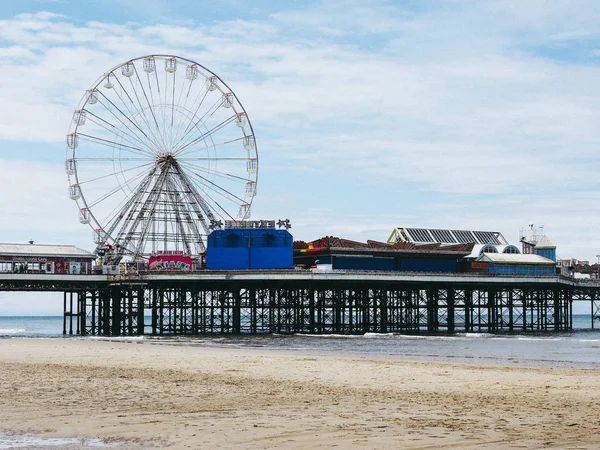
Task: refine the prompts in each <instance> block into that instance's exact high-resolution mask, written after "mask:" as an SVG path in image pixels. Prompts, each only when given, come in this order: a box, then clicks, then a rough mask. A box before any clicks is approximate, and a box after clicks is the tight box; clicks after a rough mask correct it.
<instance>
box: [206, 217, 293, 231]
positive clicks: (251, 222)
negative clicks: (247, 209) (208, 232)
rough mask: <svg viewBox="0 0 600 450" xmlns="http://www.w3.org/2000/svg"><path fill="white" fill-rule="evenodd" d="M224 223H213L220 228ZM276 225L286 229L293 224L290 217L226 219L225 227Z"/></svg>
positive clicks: (264, 226) (267, 226)
mask: <svg viewBox="0 0 600 450" xmlns="http://www.w3.org/2000/svg"><path fill="white" fill-rule="evenodd" d="M221 225H222V223H221V222H216V223H214V224H213V228H220V226H221ZM275 227H279V228H285V229H286V230H287V229H288V228H291V227H292V225H291V224H290V221H289V219H285V220H226V221H225V227H224V228H225V229H228V228H229V229H231V228H234V229H235V228H237V229H240V228H244V229H247V228H255V229H258V228H273V229H274V228H275Z"/></svg>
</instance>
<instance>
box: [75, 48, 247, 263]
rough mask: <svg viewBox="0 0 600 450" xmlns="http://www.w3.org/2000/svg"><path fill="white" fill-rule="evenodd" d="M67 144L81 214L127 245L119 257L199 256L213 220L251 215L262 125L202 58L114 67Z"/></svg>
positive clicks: (80, 109) (114, 242) (107, 240)
mask: <svg viewBox="0 0 600 450" xmlns="http://www.w3.org/2000/svg"><path fill="white" fill-rule="evenodd" d="M66 150H67V151H66V153H67V155H66V161H65V172H66V173H67V175H68V178H69V197H70V198H71V199H73V200H74V201H75V202H77V205H78V208H79V221H80V222H81V223H84V224H89V225H90V226H91V227H92V229H93V230H94V231H93V233H94V241H95V242H96V243H97V244H98V245H99V246H100V245H105V246H106V247H110V248H118V249H119V255H114V259H120V258H122V257H123V256H129V257H131V258H133V259H139V258H146V257H148V255H150V254H153V253H155V252H157V251H168V250H175V251H181V252H184V253H186V254H188V255H199V254H201V253H202V252H203V251H204V250H205V242H206V236H207V235H208V234H209V233H210V231H211V227H210V224H211V223H213V222H216V221H225V220H244V219H247V218H249V216H250V207H251V204H252V201H253V198H254V196H255V195H256V183H257V177H258V152H257V149H256V138H255V135H254V130H253V129H252V125H251V124H250V120H249V118H248V115H247V113H246V111H245V110H244V108H243V106H242V105H241V103H240V102H239V100H238V98H237V96H236V95H235V94H234V93H233V91H232V90H231V88H229V86H227V85H226V84H225V83H224V82H223V81H222V80H221V79H220V78H219V77H218V76H217V75H215V74H214V73H213V72H211V71H210V70H208V69H207V68H205V67H204V66H202V65H200V64H198V63H196V62H194V61H191V60H188V59H185V58H181V57H178V56H172V55H150V56H145V57H140V58H136V59H132V60H130V61H126V62H124V63H122V64H119V65H117V66H115V67H113V68H112V69H111V70H109V71H108V72H106V73H104V74H103V75H102V76H101V77H100V78H99V79H98V80H96V82H95V83H94V84H92V86H91V87H90V88H89V89H88V90H86V91H85V94H84V96H83V98H82V100H81V102H80V104H79V105H78V106H77V108H76V109H75V111H74V113H73V118H72V122H71V126H70V129H69V132H68V134H67V136H66ZM101 241H102V242H101Z"/></svg>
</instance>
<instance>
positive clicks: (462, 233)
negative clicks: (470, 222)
mask: <svg viewBox="0 0 600 450" xmlns="http://www.w3.org/2000/svg"><path fill="white" fill-rule="evenodd" d="M452 234H453V235H454V237H455V238H456V240H457V241H458V242H460V243H461V244H469V243H471V242H477V239H476V238H475V236H473V233H471V232H470V231H466V230H452Z"/></svg>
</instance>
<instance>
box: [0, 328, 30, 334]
mask: <svg viewBox="0 0 600 450" xmlns="http://www.w3.org/2000/svg"><path fill="white" fill-rule="evenodd" d="M26 331H27V330H26V329H25V328H0V335H7V334H21V333H25V332H26Z"/></svg>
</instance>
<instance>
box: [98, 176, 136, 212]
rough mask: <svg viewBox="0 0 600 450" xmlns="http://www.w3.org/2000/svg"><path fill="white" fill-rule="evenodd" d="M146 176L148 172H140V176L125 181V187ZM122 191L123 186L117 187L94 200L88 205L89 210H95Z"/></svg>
mask: <svg viewBox="0 0 600 450" xmlns="http://www.w3.org/2000/svg"><path fill="white" fill-rule="evenodd" d="M122 173H123V172H122ZM146 174H147V172H145V171H143V172H140V173H138V174H135V175H134V176H132V177H130V178H128V179H126V180H124V182H123V184H125V185H129V184H132V183H133V182H134V181H136V180H137V179H139V178H141V177H142V176H143V175H146ZM122 190H123V186H122V185H121V184H119V185H117V186H115V187H114V188H113V189H112V190H110V191H109V192H107V193H105V194H104V195H102V196H101V197H99V198H98V199H96V200H94V201H93V202H92V203H90V204H88V208H93V207H94V206H96V205H98V204H100V203H101V202H103V201H104V200H106V199H108V198H110V197H111V196H113V195H114V194H116V193H117V192H119V191H122ZM131 190H132V191H133V190H135V189H131Z"/></svg>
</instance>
